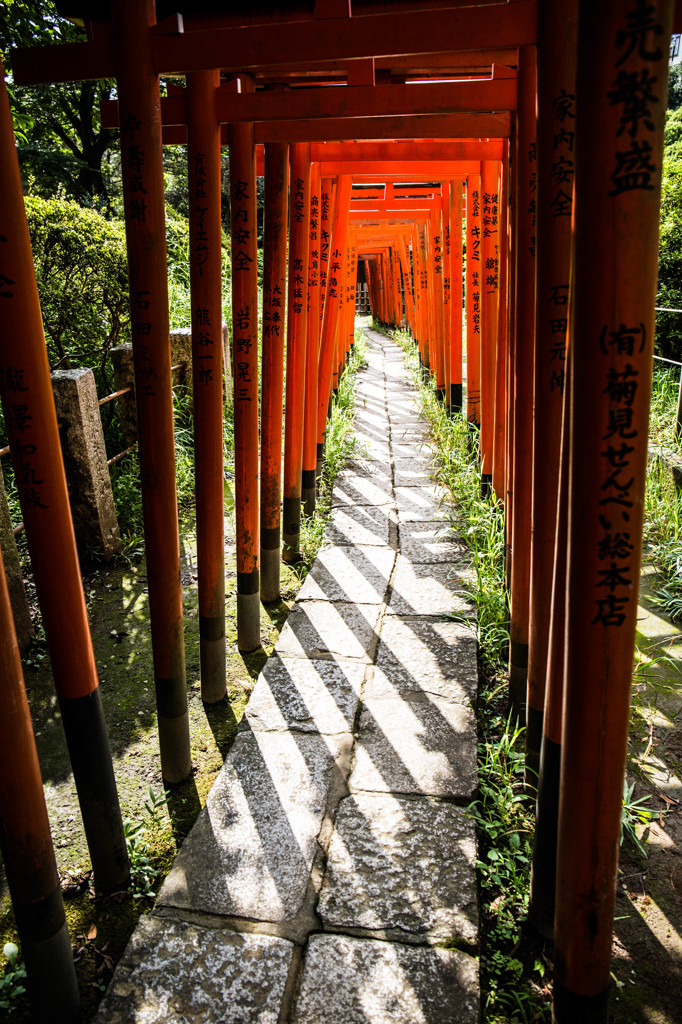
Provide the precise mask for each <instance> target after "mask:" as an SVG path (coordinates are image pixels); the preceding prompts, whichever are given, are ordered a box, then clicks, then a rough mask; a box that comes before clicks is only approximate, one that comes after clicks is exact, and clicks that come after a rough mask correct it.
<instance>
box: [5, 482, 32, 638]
mask: <svg viewBox="0 0 682 1024" xmlns="http://www.w3.org/2000/svg"><path fill="white" fill-rule="evenodd" d="M0 548H1V549H2V557H3V560H4V562H5V576H6V577H7V589H8V590H9V599H10V604H11V605H12V616H13V618H14V629H15V632H16V634H17V643H18V644H19V650H20V651H22V652H23V651H25V650H26V648H27V647H28V645H29V643H30V642H31V640H32V639H33V637H34V635H35V633H34V629H33V623H32V622H31V612H30V609H29V607H28V600H27V598H26V591H25V589H24V580H23V578H22V575H21V563H20V562H19V552H18V551H17V543H16V541H15V539H14V529H13V527H12V520H11V518H10V513H9V505H8V503H7V495H6V494H5V480H4V477H3V475H2V471H1V470H0Z"/></svg>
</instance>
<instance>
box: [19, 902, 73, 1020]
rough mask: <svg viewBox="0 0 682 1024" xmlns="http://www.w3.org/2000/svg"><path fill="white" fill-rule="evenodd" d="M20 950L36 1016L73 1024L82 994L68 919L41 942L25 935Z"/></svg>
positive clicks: (35, 1017)
mask: <svg viewBox="0 0 682 1024" xmlns="http://www.w3.org/2000/svg"><path fill="white" fill-rule="evenodd" d="M62 913H63V911H62ZM21 951H22V953H23V956H24V961H25V963H26V977H27V980H28V995H29V1000H30V1003H31V1009H32V1011H33V1014H34V1019H35V1020H36V1021H41V1022H45V1024H48V1022H49V1024H71V1022H73V1021H75V1020H76V1019H77V1017H78V1010H79V1008H80V995H79V992H78V981H77V980H76V971H75V968H74V965H73V952H72V950H71V940H70V938H69V931H68V928H67V925H66V921H65V922H64V924H63V925H62V927H61V928H60V929H59V931H58V932H56V934H55V935H52V936H51V937H50V938H48V939H43V940H42V941H41V942H35V941H29V940H26V939H25V938H24V939H22V941H21Z"/></svg>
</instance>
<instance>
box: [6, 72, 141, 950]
mask: <svg viewBox="0 0 682 1024" xmlns="http://www.w3.org/2000/svg"><path fill="white" fill-rule="evenodd" d="M0 197H2V205H1V206H0V282H1V286H0V317H1V319H2V331H0V397H1V398H2V408H3V413H4V417H5V426H6V429H7V435H8V438H9V443H10V450H11V455H12V463H13V465H14V473H15V477H16V481H17V491H18V494H19V503H20V505H21V511H22V516H23V520H24V525H25V527H26V538H27V540H28V548H29V553H30V556H31V566H32V569H33V575H34V579H35V583H36V589H37V592H38V600H39V602H40V609H41V612H42V616H43V625H44V627H45V636H46V638H47V644H48V648H49V652H50V663H51V665H52V674H53V676H54V682H55V688H56V690H57V696H58V698H59V710H60V712H61V716H62V723H63V725H64V732H65V735H66V742H67V744H68V747H69V756H70V758H71V765H72V768H73V775H74V780H75V783H76V789H77V791H78V800H79V802H80V808H81V814H82V815H83V825H84V827H85V835H86V838H87V841H88V849H89V851H90V857H91V860H92V867H93V870H94V873H95V882H96V885H97V887H98V889H100V890H102V891H105V892H106V891H113V890H117V889H124V888H125V887H126V886H127V885H128V882H129V879H130V872H129V868H128V855H127V852H126V844H125V837H124V834H123V824H122V820H121V811H120V808H119V803H118V793H117V791H116V781H115V779H114V771H113V767H112V763H111V754H110V752H109V738H108V735H107V727H106V723H105V721H104V715H103V713H102V705H101V700H100V691H99V683H98V679H97V668H96V665H95V656H94V653H93V649H92V640H91V637H90V629H89V626H88V615H87V610H86V607H85V598H84V595H83V584H82V581H81V574H80V566H79V563H78V554H77V551H76V542H75V538H74V533H73V526H72V523H71V513H70V509H69V497H68V493H67V489H66V478H65V476H64V464H63V462H62V453H61V446H60V443H59V429H58V426H57V417H56V414H55V408H54V400H53V398H52V385H51V381H50V370H49V367H48V363H47V349H46V347H45V336H44V334H43V323H42V318H41V315H40V304H39V301H38V289H37V287H36V279H35V272H34V269H33V258H32V256H31V243H30V240H29V235H28V225H27V223H26V214H25V212H24V200H23V195H22V187H21V178H20V175H19V165H18V163H17V156H16V149H15V146H14V132H13V128H12V120H11V117H10V110H9V101H8V98H7V90H6V87H5V84H4V74H3V71H2V65H0ZM3 635H4V634H3ZM12 785H14V777H13V776H12ZM45 895H46V896H47V893H46V894H45ZM37 924H38V922H36V925H37ZM56 931H57V928H55V932H56ZM46 937H47V936H46Z"/></svg>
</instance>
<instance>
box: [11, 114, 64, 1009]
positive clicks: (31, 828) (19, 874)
mask: <svg viewBox="0 0 682 1024" xmlns="http://www.w3.org/2000/svg"><path fill="white" fill-rule="evenodd" d="M3 98H4V97H3ZM0 217H2V215H1V214H0ZM2 219H3V220H4V218H2ZM0 266H2V268H3V271H4V269H5V265H4V261H3V262H2V263H1V264H0ZM5 280H6V278H5V276H4V274H3V282H4V281H5ZM0 678H2V686H0V821H2V828H1V829H0V841H1V847H2V857H3V861H4V864H5V870H6V872H7V882H8V885H9V891H10V895H11V897H12V907H13V910H14V917H15V920H16V923H17V931H18V932H19V940H20V942H21V951H22V953H23V957H24V962H25V964H26V975H27V979H28V990H29V996H30V1000H31V1007H32V1010H33V1013H34V1015H35V1019H37V1020H40V1021H59V1022H70V1021H74V1020H76V1017H77V1014H78V1009H79V1005H80V997H79V994H78V982H77V980H76V971H75V968H74V963H73V953H72V952H71V942H70V941H69V931H68V928H67V925H66V915H65V913H64V904H63V902H62V890H61V885H60V882H59V874H58V872H57V864H56V861H55V856H54V848H53V846H52V836H51V834H50V823H49V821H48V818H47V807H46V806H45V795H44V793H43V782H42V779H41V777H40V766H39V764H38V754H37V751H36V746H35V739H34V736H33V728H32V726H31V714H30V712H29V708H28V701H27V699H26V689H25V687H24V677H23V674H22V671H21V658H20V656H19V645H18V644H17V638H16V634H15V632H14V620H13V618H12V606H11V604H10V599H9V591H8V589H7V580H6V579H5V569H4V564H3V561H2V552H0Z"/></svg>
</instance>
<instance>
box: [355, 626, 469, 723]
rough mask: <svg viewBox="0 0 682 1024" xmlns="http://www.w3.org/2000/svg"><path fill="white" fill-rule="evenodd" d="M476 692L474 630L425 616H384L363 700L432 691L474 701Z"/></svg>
mask: <svg viewBox="0 0 682 1024" xmlns="http://www.w3.org/2000/svg"><path fill="white" fill-rule="evenodd" d="M477 691H478V667H477V662H476V634H475V633H474V631H473V629H472V628H471V626H468V625H466V624H462V623H460V622H453V621H452V620H449V619H434V618H430V617H424V618H421V619H420V618H416V617H415V618H410V619H400V618H398V617H397V616H387V617H386V618H385V619H384V622H383V625H382V628H381V639H380V641H379V648H378V650H377V657H376V667H375V669H374V673H373V676H372V678H371V680H370V681H369V683H368V684H367V689H366V696H367V697H368V698H369V697H370V696H372V697H395V696H396V695H400V696H404V695H405V694H409V693H431V694H434V695H435V696H437V697H445V698H446V699H447V700H450V701H453V702H455V703H458V704H473V703H474V702H475V700H476V694H477Z"/></svg>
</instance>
